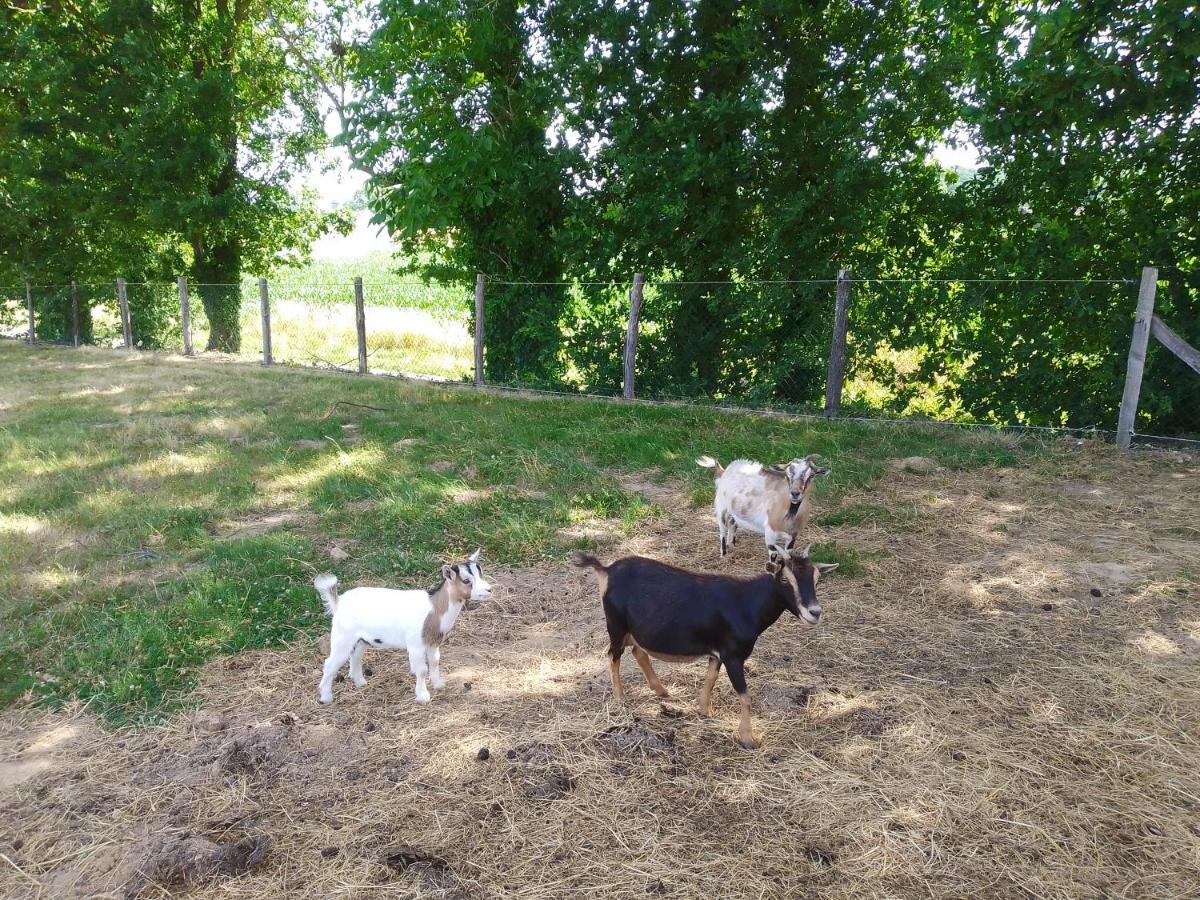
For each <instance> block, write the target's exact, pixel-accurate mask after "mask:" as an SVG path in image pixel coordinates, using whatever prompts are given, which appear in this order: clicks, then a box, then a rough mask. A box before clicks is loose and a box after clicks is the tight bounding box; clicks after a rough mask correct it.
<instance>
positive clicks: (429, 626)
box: [421, 578, 470, 647]
mask: <svg viewBox="0 0 1200 900" xmlns="http://www.w3.org/2000/svg"><path fill="white" fill-rule="evenodd" d="M464 592H465V593H466V594H467V595H468V596H469V594H470V588H468V587H467V585H466V584H465V583H464V582H462V581H460V580H459V579H457V578H456V579H454V580H453V581H451V580H450V579H448V578H447V579H445V580H444V581H442V583H441V585H440V586H439V587H438V589H437V590H436V591H431V592H430V594H429V603H430V606H431V607H432V608H431V609H430V610H429V615H427V616H426V617H425V624H424V625H422V626H421V640H423V641H424V642H425V645H426V646H427V647H437V646H439V645H440V644H441V643H442V640H443V639H444V638H445V637H446V636H445V635H444V634H442V616H444V615H445V614H446V610H448V609H449V608H450V604H451V603H464V602H466V599H467V598H466V597H464V596H456V595H461V594H463V593H464Z"/></svg>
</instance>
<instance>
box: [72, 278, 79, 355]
mask: <svg viewBox="0 0 1200 900" xmlns="http://www.w3.org/2000/svg"><path fill="white" fill-rule="evenodd" d="M79 341H80V336H79V285H78V284H76V283H75V280H74V279H72V280H71V344H72V345H73V346H75V347H78V346H79Z"/></svg>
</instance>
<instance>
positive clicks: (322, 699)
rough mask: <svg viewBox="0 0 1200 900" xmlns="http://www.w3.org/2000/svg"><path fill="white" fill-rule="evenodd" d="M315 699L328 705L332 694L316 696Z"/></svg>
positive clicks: (331, 700) (331, 699)
mask: <svg viewBox="0 0 1200 900" xmlns="http://www.w3.org/2000/svg"><path fill="white" fill-rule="evenodd" d="M317 700H318V701H319V702H320V703H321V704H323V705H324V706H328V705H329V704H330V703H332V702H333V694H330V695H329V696H328V697H318V698H317Z"/></svg>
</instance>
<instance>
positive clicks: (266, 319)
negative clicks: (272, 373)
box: [258, 278, 271, 366]
mask: <svg viewBox="0 0 1200 900" xmlns="http://www.w3.org/2000/svg"><path fill="white" fill-rule="evenodd" d="M258 303H259V306H260V307H262V333H263V365H264V366H269V365H270V364H271V296H270V294H269V293H268V291H267V279H265V278H260V279H258Z"/></svg>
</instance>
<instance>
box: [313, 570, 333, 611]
mask: <svg viewBox="0 0 1200 900" xmlns="http://www.w3.org/2000/svg"><path fill="white" fill-rule="evenodd" d="M337 583H338V582H337V576H336V575H331V574H329V573H328V572H326V573H325V574H324V575H318V576H317V577H316V578H314V579H313V587H315V588H316V589H317V593H318V594H320V595H321V602H322V603H324V604H325V612H326V614H327V615H330V616H332V615H333V613H334V611H335V610H337V603H338V595H337Z"/></svg>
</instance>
